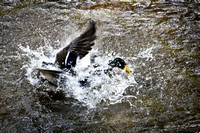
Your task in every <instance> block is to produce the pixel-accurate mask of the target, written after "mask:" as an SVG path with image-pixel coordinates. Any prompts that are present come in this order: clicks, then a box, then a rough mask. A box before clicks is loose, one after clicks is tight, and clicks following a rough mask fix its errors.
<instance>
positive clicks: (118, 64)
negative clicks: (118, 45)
mask: <svg viewBox="0 0 200 133" xmlns="http://www.w3.org/2000/svg"><path fill="white" fill-rule="evenodd" d="M108 65H109V66H111V67H118V68H120V69H122V70H123V69H125V70H126V72H127V73H130V72H131V70H130V69H129V68H128V67H127V66H126V63H125V61H124V60H123V59H121V58H115V59H114V60H111V61H109V64H108Z"/></svg>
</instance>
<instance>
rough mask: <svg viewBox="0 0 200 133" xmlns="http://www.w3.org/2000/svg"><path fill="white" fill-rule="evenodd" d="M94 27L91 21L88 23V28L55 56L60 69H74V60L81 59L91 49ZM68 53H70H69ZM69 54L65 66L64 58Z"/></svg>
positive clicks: (94, 36)
mask: <svg viewBox="0 0 200 133" xmlns="http://www.w3.org/2000/svg"><path fill="white" fill-rule="evenodd" d="M95 33H96V26H95V22H94V21H93V20H91V21H90V25H89V27H88V28H87V29H86V31H85V32H83V33H82V34H81V35H80V36H79V37H77V38H76V39H75V40H73V41H72V42H71V43H70V44H69V45H68V46H66V47H65V48H63V49H62V50H61V51H60V52H58V53H57V55H56V61H55V63H57V64H58V65H59V67H60V68H61V69H63V68H68V69H69V68H71V67H75V65H76V60H77V58H78V57H79V59H82V58H83V57H84V56H85V55H87V54H88V52H89V51H90V50H91V49H92V46H93V45H94V40H95V39H96V35H95ZM69 52H70V53H69ZM68 53H69V56H68V59H69V60H68V59H67V63H66V64H65V60H66V56H67V54H68Z"/></svg>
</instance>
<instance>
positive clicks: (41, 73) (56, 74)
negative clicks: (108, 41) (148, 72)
mask: <svg viewBox="0 0 200 133" xmlns="http://www.w3.org/2000/svg"><path fill="white" fill-rule="evenodd" d="M96 38H97V37H96V23H95V22H94V21H93V20H90V21H89V26H88V27H87V29H86V30H85V31H84V32H83V33H82V34H80V35H79V36H78V37H77V38H75V39H74V40H72V41H71V42H70V43H69V45H67V46H66V47H64V48H63V49H61V50H60V51H59V52H58V53H57V54H56V59H55V62H54V63H47V62H45V61H43V62H42V68H37V70H38V73H37V77H38V78H39V79H40V80H42V81H45V80H47V81H48V82H49V83H51V84H53V85H56V86H57V84H58V83H57V82H58V78H60V75H62V74H66V72H67V73H68V74H71V75H73V76H76V71H74V68H75V66H76V65H77V60H81V59H82V58H83V57H85V56H86V55H87V54H88V53H89V52H90V50H91V49H92V46H94V45H95V42H94V41H95V39H96ZM95 57H96V56H94V57H93V58H92V59H91V60H94V58H95ZM47 66H53V67H57V68H58V69H53V70H52V69H48V67H47ZM108 66H110V67H111V68H109V69H107V70H104V72H105V73H106V72H108V71H112V70H113V68H115V67H116V68H119V69H121V70H125V71H126V72H127V73H130V72H131V70H130V69H129V68H128V67H127V64H126V63H125V61H124V60H123V59H122V58H120V57H116V58H115V59H114V60H110V61H109V63H108ZM63 80H65V79H63ZM86 81H87V80H83V81H80V83H81V85H85V84H87V83H86Z"/></svg>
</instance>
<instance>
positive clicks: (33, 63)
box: [19, 44, 136, 108]
mask: <svg viewBox="0 0 200 133" xmlns="http://www.w3.org/2000/svg"><path fill="white" fill-rule="evenodd" d="M19 49H20V50H21V51H22V53H23V54H22V55H21V56H26V57H28V59H29V61H28V62H26V63H25V64H24V66H23V67H24V68H25V69H26V70H27V73H26V75H27V78H28V80H29V81H30V83H31V84H33V85H35V84H37V82H38V81H39V80H38V79H37V77H36V72H34V71H35V70H34V69H35V68H38V67H41V65H42V62H43V61H45V62H54V60H55V55H56V53H57V52H58V50H53V48H52V46H49V45H47V44H46V45H45V46H44V47H40V48H38V49H36V50H31V49H30V48H29V47H28V46H27V47H23V46H22V45H19ZM48 50H49V53H52V56H50V57H48V56H47V55H45V53H44V51H48ZM91 52H96V51H95V50H92V51H91ZM114 58H115V57H111V56H104V57H97V58H96V59H95V61H96V62H95V63H96V64H99V67H97V68H94V67H88V65H85V61H89V58H88V57H86V58H85V59H83V60H81V61H78V63H77V66H76V68H75V70H76V71H77V73H78V74H77V76H71V75H69V74H66V75H65V76H66V77H67V79H68V81H67V82H66V84H65V87H63V86H62V88H59V89H63V90H64V91H65V92H66V93H67V95H68V94H69V95H70V96H73V97H74V98H75V99H77V100H78V101H80V102H82V103H84V104H85V105H86V106H88V107H89V108H95V107H96V106H97V105H99V104H101V103H102V102H103V103H106V104H107V105H109V104H114V103H116V102H120V99H121V98H122V97H123V93H124V91H125V89H126V88H127V87H129V86H131V85H133V84H135V83H136V81H135V79H134V76H133V74H127V73H126V72H125V71H124V70H123V71H122V70H120V69H118V68H114V71H112V72H111V76H109V75H108V74H105V73H104V72H103V71H102V72H100V73H101V74H99V75H95V74H91V73H93V72H95V71H97V70H105V69H107V68H108V65H107V64H108V62H109V60H112V59H114ZM83 66H84V67H83ZM128 67H130V68H131V66H128ZM86 77H88V81H89V82H90V85H89V86H88V87H84V86H80V83H79V81H80V80H81V79H82V80H83V79H85V78H86ZM59 87H60V86H59ZM57 89H58V88H55V90H57Z"/></svg>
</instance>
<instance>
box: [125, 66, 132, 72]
mask: <svg viewBox="0 0 200 133" xmlns="http://www.w3.org/2000/svg"><path fill="white" fill-rule="evenodd" d="M124 68H125V69H126V72H127V73H130V72H132V71H131V69H129V68H128V67H127V66H126V65H125V67H124Z"/></svg>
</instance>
